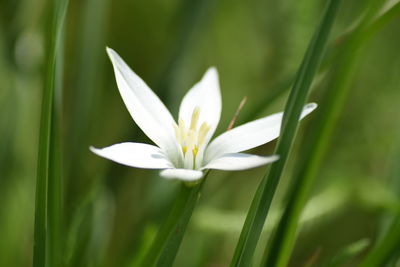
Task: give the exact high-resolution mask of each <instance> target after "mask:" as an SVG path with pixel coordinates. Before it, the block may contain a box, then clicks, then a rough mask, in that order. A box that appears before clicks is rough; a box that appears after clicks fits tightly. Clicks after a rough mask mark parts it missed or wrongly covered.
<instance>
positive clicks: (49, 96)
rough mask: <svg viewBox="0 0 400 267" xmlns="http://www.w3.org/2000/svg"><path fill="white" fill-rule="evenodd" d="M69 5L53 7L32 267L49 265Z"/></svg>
mask: <svg viewBox="0 0 400 267" xmlns="http://www.w3.org/2000/svg"><path fill="white" fill-rule="evenodd" d="M67 6H68V0H64V1H57V2H55V3H54V4H53V6H52V8H51V17H52V22H51V26H50V27H51V31H49V36H48V51H49V53H48V55H47V62H46V81H45V87H44V91H43V96H42V110H41V119H40V133H39V150H38V163H37V180H36V200H35V226H34V245H33V266H34V267H43V266H46V250H47V248H48V247H50V246H51V244H49V245H47V244H46V241H47V238H48V236H47V223H48V222H47V221H48V217H47V215H48V214H47V213H48V207H47V197H48V179H49V175H50V164H51V163H50V147H51V144H52V141H51V132H52V114H53V107H54V106H53V105H54V103H53V102H54V86H55V69H56V61H57V59H56V58H57V51H58V46H59V42H60V37H61V31H62V25H63V22H64V17H65V14H66V10H67Z"/></svg>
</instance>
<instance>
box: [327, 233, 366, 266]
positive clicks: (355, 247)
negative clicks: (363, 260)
mask: <svg viewBox="0 0 400 267" xmlns="http://www.w3.org/2000/svg"><path fill="white" fill-rule="evenodd" d="M369 244H370V241H369V240H368V239H361V240H358V241H357V242H355V243H353V244H350V245H349V246H347V247H345V248H344V249H342V250H340V251H339V253H338V254H337V255H335V256H334V257H333V259H332V260H331V262H330V263H328V264H326V266H328V267H339V266H343V265H344V264H346V263H349V262H350V261H351V260H352V259H353V258H355V257H356V256H357V255H359V254H360V253H361V252H362V251H364V250H365V249H366V248H367V247H368V246H369Z"/></svg>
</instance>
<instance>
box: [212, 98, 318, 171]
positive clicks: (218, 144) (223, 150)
mask: <svg viewBox="0 0 400 267" xmlns="http://www.w3.org/2000/svg"><path fill="white" fill-rule="evenodd" d="M316 107H317V104H315V103H310V104H307V105H305V106H304V108H303V111H302V113H301V117H300V119H302V118H304V117H305V116H306V115H308V114H309V113H310V112H311V111H313V110H314V109H315V108H316ZM282 116H283V112H280V113H276V114H273V115H270V116H267V117H264V118H262V119H258V120H255V121H251V122H248V123H246V124H243V125H241V126H238V127H236V128H233V129H232V130H230V131H227V132H225V133H223V134H221V135H220V136H218V137H217V138H215V139H214V140H213V141H212V142H211V143H210V145H209V146H208V148H207V150H206V153H205V160H204V162H205V164H207V163H209V162H211V161H213V160H214V159H217V158H219V157H221V156H222V155H224V154H227V153H236V152H241V151H244V150H248V149H251V148H254V147H257V146H260V145H263V144H265V143H268V142H270V141H272V140H274V139H275V138H277V137H278V136H279V132H280V129H281V122H282Z"/></svg>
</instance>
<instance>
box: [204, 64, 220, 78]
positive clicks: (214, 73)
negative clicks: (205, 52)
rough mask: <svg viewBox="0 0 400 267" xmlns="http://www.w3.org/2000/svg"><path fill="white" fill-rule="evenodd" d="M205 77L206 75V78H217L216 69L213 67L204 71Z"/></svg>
mask: <svg viewBox="0 0 400 267" xmlns="http://www.w3.org/2000/svg"><path fill="white" fill-rule="evenodd" d="M206 75H207V76H208V75H212V76H215V77H217V78H218V71H217V68H216V67H214V66H211V67H209V68H208V69H207V71H206Z"/></svg>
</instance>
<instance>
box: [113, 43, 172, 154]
mask: <svg viewBox="0 0 400 267" xmlns="http://www.w3.org/2000/svg"><path fill="white" fill-rule="evenodd" d="M107 53H108V55H109V57H110V59H111V62H112V64H113V67H114V72H115V78H116V80H117V85H118V89H119V92H120V94H121V97H122V99H123V101H124V103H125V106H126V108H127V109H128V111H129V113H130V114H131V116H132V118H133V120H134V121H135V122H136V124H137V125H138V126H139V127H140V129H142V131H143V132H144V133H145V134H146V135H147V136H148V137H149V138H150V139H151V140H152V141H153V142H154V143H156V144H157V145H158V146H159V147H160V148H161V149H163V151H165V153H166V154H167V155H168V157H170V158H171V160H173V161H176V159H177V157H178V149H179V148H178V145H177V142H176V138H175V132H174V125H175V121H174V119H173V117H172V116H171V114H170V112H169V111H168V109H167V108H166V107H165V106H164V104H163V103H162V102H161V100H160V99H159V98H158V97H157V95H156V94H155V93H154V92H153V91H152V90H151V89H150V88H149V87H148V86H147V85H146V83H145V82H144V81H143V80H142V79H141V78H140V77H139V76H138V75H136V74H135V73H134V72H133V71H132V70H131V69H130V68H129V66H128V65H127V64H126V63H125V62H124V61H123V59H122V58H121V57H120V56H119V55H118V54H117V53H116V52H115V51H114V50H112V49H111V48H107Z"/></svg>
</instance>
